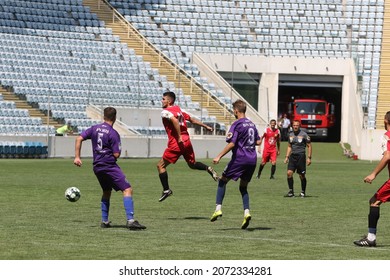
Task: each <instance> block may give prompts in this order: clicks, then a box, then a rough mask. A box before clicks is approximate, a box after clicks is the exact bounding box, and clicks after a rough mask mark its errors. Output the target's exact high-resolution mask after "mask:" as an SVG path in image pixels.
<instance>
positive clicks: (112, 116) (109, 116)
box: [104, 107, 116, 122]
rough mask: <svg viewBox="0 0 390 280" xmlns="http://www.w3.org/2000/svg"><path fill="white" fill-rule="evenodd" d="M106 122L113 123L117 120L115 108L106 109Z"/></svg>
mask: <svg viewBox="0 0 390 280" xmlns="http://www.w3.org/2000/svg"><path fill="white" fill-rule="evenodd" d="M104 120H106V121H112V122H113V121H115V120H116V109H115V108H114V107H106V108H104Z"/></svg>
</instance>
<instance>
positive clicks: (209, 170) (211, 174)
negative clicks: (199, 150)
mask: <svg viewBox="0 0 390 280" xmlns="http://www.w3.org/2000/svg"><path fill="white" fill-rule="evenodd" d="M207 172H208V173H209V174H210V176H211V177H212V178H213V180H214V181H218V180H219V177H218V174H217V172H216V171H215V170H214V168H212V167H211V166H209V167H207Z"/></svg>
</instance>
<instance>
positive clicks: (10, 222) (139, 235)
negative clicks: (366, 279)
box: [0, 143, 390, 260]
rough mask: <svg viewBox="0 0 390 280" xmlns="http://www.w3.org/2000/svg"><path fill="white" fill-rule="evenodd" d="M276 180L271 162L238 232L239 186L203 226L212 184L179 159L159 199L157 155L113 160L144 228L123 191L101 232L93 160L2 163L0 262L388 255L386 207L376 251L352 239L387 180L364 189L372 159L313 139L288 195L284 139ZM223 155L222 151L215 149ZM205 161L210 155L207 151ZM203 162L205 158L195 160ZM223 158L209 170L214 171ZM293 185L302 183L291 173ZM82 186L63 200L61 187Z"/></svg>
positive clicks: (232, 186) (255, 185) (389, 212)
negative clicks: (303, 178)
mask: <svg viewBox="0 0 390 280" xmlns="http://www.w3.org/2000/svg"><path fill="white" fill-rule="evenodd" d="M282 144H283V145H282V149H281V150H282V151H281V155H280V157H279V159H278V164H277V170H276V179H275V180H270V179H269V174H270V164H267V165H266V167H265V168H264V170H263V175H262V178H261V179H259V180H258V179H255V178H253V180H252V182H251V183H250V185H249V194H250V204H251V214H252V221H251V223H250V225H249V227H248V229H247V230H241V229H240V226H241V222H242V218H243V210H242V203H241V196H240V193H239V191H238V183H237V182H233V181H231V182H230V183H229V184H228V186H227V193H226V196H225V201H224V205H223V217H222V218H221V219H220V220H217V221H216V222H214V223H211V222H210V221H209V218H210V216H211V214H212V213H213V211H214V207H215V192H216V187H217V184H216V183H215V182H214V181H213V180H212V179H211V178H210V176H209V175H208V174H207V173H206V172H204V173H202V172H200V171H195V170H190V169H189V168H188V167H187V165H186V164H185V162H184V160H183V159H180V160H179V162H178V163H177V164H175V165H171V166H169V167H168V172H169V179H170V184H171V188H172V189H173V191H174V195H173V196H171V197H169V198H168V199H167V200H165V201H164V202H162V203H160V202H158V198H159V196H160V194H161V190H162V188H161V185H160V181H159V178H158V175H157V168H156V163H157V161H158V159H120V160H119V165H120V166H121V168H122V170H123V171H124V172H125V173H126V175H127V178H128V180H129V181H130V183H131V184H132V186H133V188H134V202H135V215H136V219H138V220H139V221H140V222H141V223H142V224H145V225H146V226H147V227H148V228H147V230H145V231H140V232H132V231H129V230H127V229H126V228H125V227H124V225H125V214H124V210H123V204H122V195H121V193H113V196H112V202H111V211H110V220H111V221H112V224H113V228H110V229H101V228H100V196H101V190H100V187H99V186H98V183H97V180H96V178H95V176H94V174H93V172H92V166H91V163H92V161H91V159H84V162H83V163H84V164H83V166H82V167H81V168H77V167H75V166H74V165H73V160H72V159H46V160H44V159H42V160H27V159H26V160H25V159H1V160H0V164H1V168H0V178H1V185H0V189H1V195H0V209H1V223H0V243H1V250H0V259H2V260H30V259H36V260H114V259H136V260H170V259H174V260H213V259H222V260H246V259H249V260H261V259H263V260H371V259H389V256H390V226H389V219H390V217H389V216H390V208H388V205H387V204H384V205H382V207H381V208H382V211H381V218H380V220H379V226H378V240H377V242H378V247H377V248H375V249H368V248H358V247H355V246H354V245H353V243H352V242H353V241H354V240H356V239H358V238H360V237H361V236H362V235H364V234H365V233H366V232H367V214H368V199H369V198H370V197H371V195H372V194H373V193H374V192H375V191H376V189H377V188H378V187H379V186H380V185H381V184H382V183H383V182H384V181H385V180H386V179H387V178H388V174H387V171H386V170H383V172H382V173H381V174H380V175H379V176H378V177H377V179H376V180H375V181H374V183H373V184H372V185H368V184H364V183H363V178H364V177H365V176H366V175H368V174H369V172H371V170H373V168H374V167H375V166H376V164H377V162H369V161H362V160H352V159H348V158H346V157H344V156H343V155H342V150H341V148H340V147H339V145H338V144H331V143H313V160H312V161H313V163H312V165H311V166H310V167H308V171H307V179H308V187H307V194H308V197H307V198H304V199H302V198H298V197H296V198H293V199H290V198H284V197H283V195H284V194H285V193H286V192H287V182H286V165H284V164H283V159H284V155H285V151H286V148H285V143H282ZM221 149H222V147H221ZM212 156H213V155H212ZM199 160H200V161H202V162H204V163H207V164H211V162H212V159H199ZM228 160H229V158H226V159H224V160H223V162H221V163H220V164H219V165H217V166H215V168H216V170H217V171H218V172H219V173H221V172H222V170H223V168H224V167H225V164H226V163H227V161H228ZM294 179H295V180H294V181H295V188H296V190H297V192H298V191H299V190H300V181H299V178H298V176H297V175H295V176H294ZM69 186H76V187H78V188H79V189H80V190H81V199H80V200H79V201H78V202H75V203H71V202H68V201H67V200H66V199H65V197H64V192H65V189H66V188H68V187H69Z"/></svg>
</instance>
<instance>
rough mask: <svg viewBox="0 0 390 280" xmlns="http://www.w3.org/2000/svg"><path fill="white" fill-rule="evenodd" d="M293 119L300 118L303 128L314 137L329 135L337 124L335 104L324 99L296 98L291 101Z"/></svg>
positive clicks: (290, 109) (290, 111)
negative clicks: (330, 130)
mask: <svg viewBox="0 0 390 280" xmlns="http://www.w3.org/2000/svg"><path fill="white" fill-rule="evenodd" d="M288 111H289V114H290V116H291V121H293V120H299V121H300V122H301V129H302V130H304V131H306V133H307V134H308V135H309V136H310V137H312V138H322V139H325V138H327V137H328V133H329V129H330V128H332V127H334V125H335V106H334V104H332V103H329V102H327V101H326V100H322V99H306V98H305V99H295V100H294V101H293V102H291V103H289V109H288Z"/></svg>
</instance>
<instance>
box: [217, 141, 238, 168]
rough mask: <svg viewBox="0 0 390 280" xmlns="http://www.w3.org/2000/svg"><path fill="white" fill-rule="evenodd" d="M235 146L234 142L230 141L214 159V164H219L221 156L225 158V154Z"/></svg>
mask: <svg viewBox="0 0 390 280" xmlns="http://www.w3.org/2000/svg"><path fill="white" fill-rule="evenodd" d="M233 148H234V143H232V142H230V143H229V144H227V145H226V146H225V148H223V150H222V151H221V152H220V153H219V154H218V156H216V157H215V158H214V159H213V163H214V164H218V163H219V161H220V160H221V158H223V156H224V155H226V154H227V153H228V152H230V151H231V150H232V149H233Z"/></svg>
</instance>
